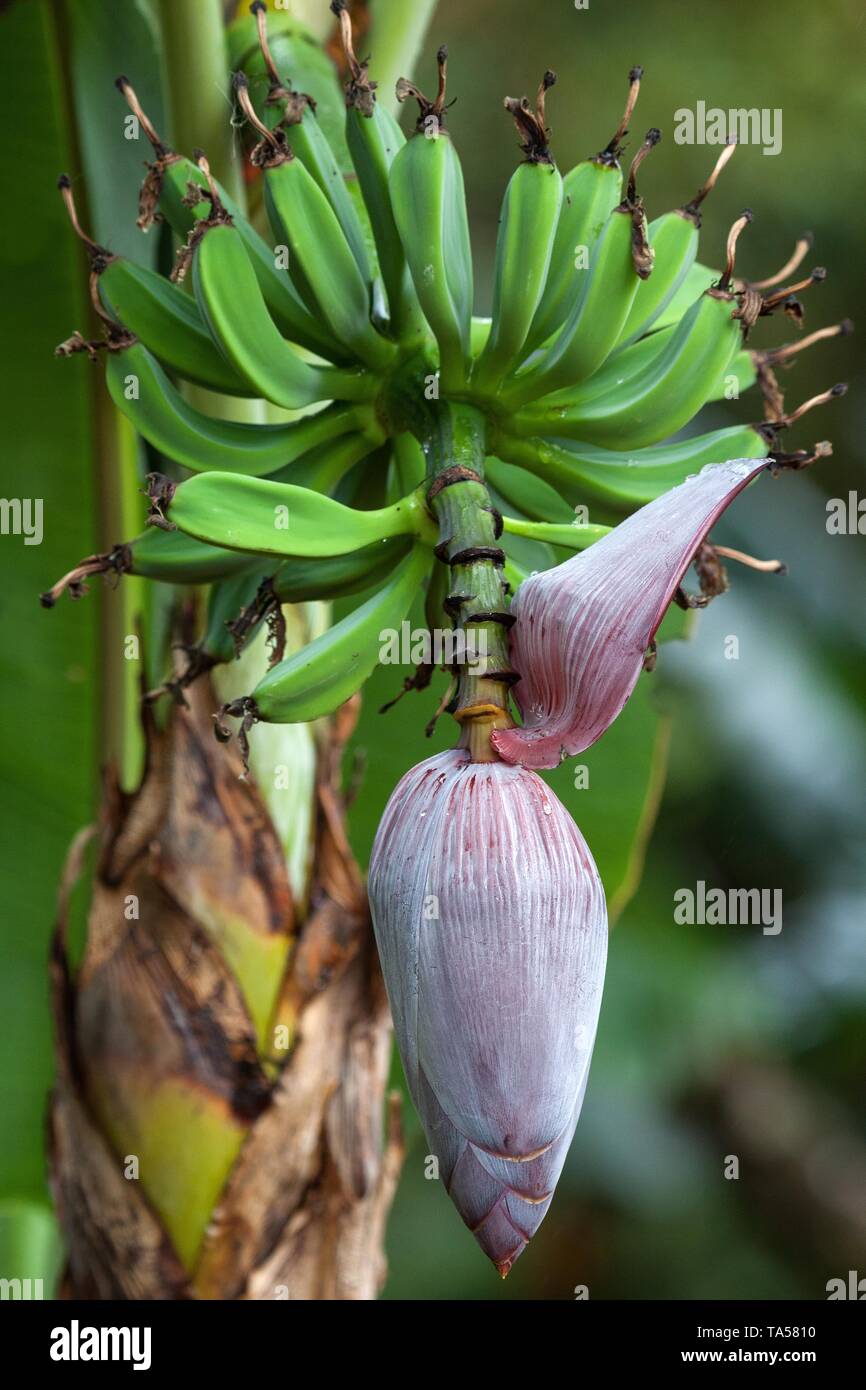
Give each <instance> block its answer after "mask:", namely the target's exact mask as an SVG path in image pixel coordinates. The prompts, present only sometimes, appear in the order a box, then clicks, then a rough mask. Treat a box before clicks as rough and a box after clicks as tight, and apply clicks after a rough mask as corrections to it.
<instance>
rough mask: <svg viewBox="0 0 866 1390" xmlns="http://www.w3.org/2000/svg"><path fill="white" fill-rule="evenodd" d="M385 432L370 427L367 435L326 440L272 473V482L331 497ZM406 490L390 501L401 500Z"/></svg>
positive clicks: (380, 441) (378, 442) (358, 433)
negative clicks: (291, 485)
mask: <svg viewBox="0 0 866 1390" xmlns="http://www.w3.org/2000/svg"><path fill="white" fill-rule="evenodd" d="M384 438H385V432H384V430H380V429H378V428H377V430H376V433H375V434H374V430H373V429H372V428H371V429H370V431H369V432H367V433H364V434H362V433H360V432H359V431H358V430H353V431H352V433H351V434H343V435H340V437H339V438H338V439H332V440H327V441H325V442H324V443H322V444H319V445H317V446H316V447H314V448H312V449H309V450H308V451H307V452H306V453H305V454H302V455H301V457H300V458H297V459H295V460H294V462H293V463H290V464H287V465H286V467H285V468H280V469H278V471H277V472H276V473H272V474H271V478H272V480H273V481H274V482H275V483H294V484H295V485H296V486H297V487H309V488H312V489H313V491H314V492H323V493H327V494H332V493H333V492H334V490H335V489H336V488H337V487H338V485H339V484H340V483H341V482H342V481H343V479H344V478H345V477H346V475H347V473H349V472H350V471H351V470H352V469H353V468H354V467H355V464H356V463H360V462H361V461H362V460H363V459H365V458H367V457H368V456H369V455H370V454H372V453H374V452H375V450H376V449H377V448H379V446H380V445H381V443H382V442H383V441H384ZM407 491H409V489H407V488H403V489H402V491H401V492H399V493H398V495H397V496H396V497H395V498H394V499H393V500H394V501H395V502H396V501H398V500H399V498H400V497H404V496H405V495H406V492H407Z"/></svg>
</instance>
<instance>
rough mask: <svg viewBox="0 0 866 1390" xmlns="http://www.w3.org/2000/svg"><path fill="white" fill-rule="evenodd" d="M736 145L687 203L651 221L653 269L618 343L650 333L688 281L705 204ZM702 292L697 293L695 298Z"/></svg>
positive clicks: (730, 147)
mask: <svg viewBox="0 0 866 1390" xmlns="http://www.w3.org/2000/svg"><path fill="white" fill-rule="evenodd" d="M735 149H736V145H734V144H730V145H727V146H726V148H725V149H724V150H723V151H722V153H721V154H720V155H719V157H718V159H717V160H716V163H715V166H714V168H713V171H712V173H711V174H710V176H709V178H708V179H707V181H706V183H704V184H703V185H702V186H701V187H700V188H699V189H698V191H697V193H696V194H695V196H694V198H692V200H691V202H690V203H687V204H686V205H685V207H681V208H677V209H676V211H674V212H667V213H665V214H664V216H663V217H657V218H656V220H655V221H654V222H651V223H650V225H649V242H650V246H651V248H652V251H653V273H652V275H651V276H650V277H649V279H648V280H644V281H642V282H641V284H640V285H639V287H638V291H637V294H636V295H635V297H634V303H633V304H632V306H631V312H630V313H629V316H628V318H627V319H626V321H625V325H624V327H623V330H622V333H621V334H620V336H619V339H618V340H617V347H625V346H627V345H628V344H629V343H633V342H634V341H635V340H636V339H637V338H640V337H641V335H642V334H644V333H646V332H647V331H648V330H649V329H650V328H651V327H652V326H653V325H654V324H655V322H656V320H657V319H658V318H659V316H660V315H661V314H663V313H664V310H665V309H666V308H667V306H668V304H670V302H671V300H672V299H673V297H674V295H675V294H676V293H677V291H678V290H679V288H680V286H681V285H682V284H683V283H684V281H685V279H686V277H687V275H688V273H689V271H690V270H691V268H692V266H693V264H694V261H695V257H696V256H697V253H698V241H699V228H700V225H701V206H702V204H703V202H704V199H705V198H706V197H707V195H708V194H709V193H711V192H712V190H713V188H714V187H715V185H716V181H717V179H718V177H719V175H720V174H721V172H722V170H723V169H724V167H725V165H726V164H727V163H728V161H729V160H730V158H731V156H732V155H733V153H734V150H735ZM697 297H698V296H697V295H695V298H697Z"/></svg>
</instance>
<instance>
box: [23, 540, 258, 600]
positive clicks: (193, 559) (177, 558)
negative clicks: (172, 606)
mask: <svg viewBox="0 0 866 1390" xmlns="http://www.w3.org/2000/svg"><path fill="white" fill-rule="evenodd" d="M252 563H253V561H252V559H251V557H250V556H249V555H244V554H241V552H240V551H238V550H221V549H220V548H219V547H218V546H213V545H205V544H204V543H203V542H202V541H197V540H193V538H192V537H191V536H185V535H184V534H183V532H182V531H164V530H160V529H158V528H156V527H149V528H148V529H147V530H146V531H144V532H143V533H142V534H141V535H140V536H136V538H135V540H132V541H126V542H124V543H123V544H121V545H116V546H115V547H114V549H113V550H108V551H105V553H104V554H102V555H89V556H88V557H87V559H86V560H82V561H81V562H80V564H78V565H76V566H75V568H74V569H72V570H70V571H69V573H68V574H64V575H63V577H62V578H61V579H59V580H58V581H57V583H56V584H54V585H52V587H51V588H50V589H49V590H47V592H46V593H44V594H41V595H40V601H41V603H42V607H43V608H53V607H54V605H55V603H56V602H57V600H58V598H59V597H60V595H61V594H62V593H64V592H66V591H68V592H69V595H70V597H72V598H80V597H81V596H82V595H83V594H84V593H85V592H86V590H87V581H88V580H89V579H92V578H95V576H96V575H99V574H106V575H112V576H114V577H115V578H118V577H119V576H120V575H123V574H133V575H138V576H140V578H142V579H153V580H156V581H158V582H161V583H164V584H211V583H214V582H216V581H217V580H220V579H226V578H228V577H229V576H230V575H235V574H239V573H242V572H244V571H246V570H247V569H249V567H250V565H251V564H252Z"/></svg>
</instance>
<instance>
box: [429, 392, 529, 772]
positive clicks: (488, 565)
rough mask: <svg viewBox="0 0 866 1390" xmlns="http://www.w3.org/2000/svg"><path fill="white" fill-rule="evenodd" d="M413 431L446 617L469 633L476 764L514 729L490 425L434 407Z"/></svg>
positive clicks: (473, 413) (466, 409)
mask: <svg viewBox="0 0 866 1390" xmlns="http://www.w3.org/2000/svg"><path fill="white" fill-rule="evenodd" d="M427 404H428V406H429V410H428V412H426V414H425V418H424V420H423V421H419V422H416V424H415V431H416V434H417V438H418V439H419V440H420V443H421V446H422V448H423V450H424V454H425V457H426V459H427V477H428V479H429V487H428V490H427V505H428V508H429V510H430V512H431V514H432V515H433V517H434V518H435V520H436V522H437V524H438V527H439V545H438V546H437V549H436V554H437V556H438V558H439V560H441V561H442V563H443V564H446V565H448V567H449V570H450V576H451V580H450V585H449V588H448V595H447V597H446V599H445V602H444V608H445V611H446V612H447V613H448V614H449V615H450V617H451V618H452V619H453V621H454V625H455V627H457V628H458V629H462V630H463V631H464V633H466V642H467V651H468V652H469V653H470V654H471V655H470V659H469V660H468V661H464V662H463V663H461V665H460V667H459V670H458V672H457V695H456V700H455V704H454V710H453V713H454V717H455V719H457V720H458V722H459V723H460V724H462V726H463V734H462V738H461V741H460V746H461V747H465V748H468V749H469V750H470V752H471V754H472V757H473V759H474V760H475V761H477V762H490V761H494V760H495V754H493V753H492V752H491V749H490V744H489V736H490V733H491V731H492V730H493V729H507V728H510V727H511V725H512V722H513V721H512V719H511V716H510V715H509V713H508V690H509V688H510V686H511V685H512V684H513V682H514V681H515V680H516V678H517V677H516V675H515V673H514V671H513V670H512V667H511V662H510V660H509V654H508V629H509V627H510V626H511V621H512V619H511V617H510V614H509V613H508V607H507V601H506V593H505V584H504V581H503V578H502V568H503V565H504V563H505V554H504V551H503V550H502V548H501V546H500V545H499V538H500V536H501V533H502V518H501V516H500V515H499V513H498V512H497V511H496V509H495V507H494V506H493V504H492V503H491V501H490V495H489V493H488V491H487V487H486V485H485V483H484V455H485V448H486V441H485V421H484V416H483V415H482V413H481V412H480V411H479V410H477V409H475V408H474V407H473V406H470V405H463V404H460V403H455V402H452V401H444V400H440V401H431V402H428V403H427Z"/></svg>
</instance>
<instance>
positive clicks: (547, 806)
mask: <svg viewBox="0 0 866 1390" xmlns="http://www.w3.org/2000/svg"><path fill="white" fill-rule="evenodd" d="M541 809H542V811H543V812H544V814H545V815H546V816H550V815H552V814H553V807H552V806H551V804H550V802H549V801H544V802H542V806H541Z"/></svg>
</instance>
